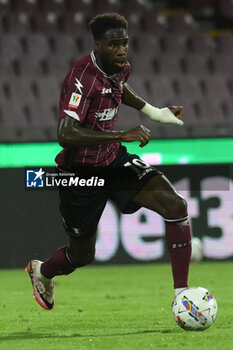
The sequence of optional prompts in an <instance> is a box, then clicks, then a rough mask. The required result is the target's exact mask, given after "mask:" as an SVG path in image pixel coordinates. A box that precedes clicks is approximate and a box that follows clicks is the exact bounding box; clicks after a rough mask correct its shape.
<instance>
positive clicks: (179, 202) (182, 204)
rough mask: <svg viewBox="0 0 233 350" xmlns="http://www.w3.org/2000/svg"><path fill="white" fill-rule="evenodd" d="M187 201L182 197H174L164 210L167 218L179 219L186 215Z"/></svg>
mask: <svg viewBox="0 0 233 350" xmlns="http://www.w3.org/2000/svg"><path fill="white" fill-rule="evenodd" d="M187 210H188V205H187V201H186V200H185V199H184V198H183V197H182V196H175V197H174V198H173V199H172V200H171V201H170V203H169V205H168V207H167V210H166V217H167V218H179V217H181V216H185V215H187Z"/></svg>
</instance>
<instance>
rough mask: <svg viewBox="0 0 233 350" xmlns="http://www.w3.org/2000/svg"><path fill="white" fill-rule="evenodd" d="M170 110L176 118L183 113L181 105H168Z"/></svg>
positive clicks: (179, 117)
mask: <svg viewBox="0 0 233 350" xmlns="http://www.w3.org/2000/svg"><path fill="white" fill-rule="evenodd" d="M168 108H169V109H170V111H171V112H172V113H173V114H174V115H175V116H176V118H177V119H181V118H182V117H183V114H184V108H183V106H169V107H168Z"/></svg>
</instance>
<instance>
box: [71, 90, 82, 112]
mask: <svg viewBox="0 0 233 350" xmlns="http://www.w3.org/2000/svg"><path fill="white" fill-rule="evenodd" d="M81 98H82V95H80V94H77V93H76V92H73V93H72V95H71V97H70V101H69V104H68V107H70V108H75V109H76V108H78V106H79V104H80V101H81Z"/></svg>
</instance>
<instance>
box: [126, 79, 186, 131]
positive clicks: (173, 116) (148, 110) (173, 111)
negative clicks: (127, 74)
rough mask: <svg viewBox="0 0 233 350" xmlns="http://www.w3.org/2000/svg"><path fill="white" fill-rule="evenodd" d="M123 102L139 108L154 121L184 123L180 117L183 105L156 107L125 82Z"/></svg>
mask: <svg viewBox="0 0 233 350" xmlns="http://www.w3.org/2000/svg"><path fill="white" fill-rule="evenodd" d="M122 103H123V104H125V105H127V106H130V107H133V108H135V109H137V110H138V111H140V112H142V113H144V114H145V115H146V116H148V117H149V118H150V119H152V120H154V121H157V122H160V123H171V124H178V125H183V124H184V123H183V121H182V120H181V119H180V118H182V116H183V107H182V106H169V107H165V108H157V107H154V106H152V105H150V104H149V103H147V102H146V101H144V100H143V99H142V98H141V97H140V96H138V95H137V94H136V93H135V92H134V91H133V89H132V88H131V87H130V86H129V85H128V84H125V85H124V88H123V95H122Z"/></svg>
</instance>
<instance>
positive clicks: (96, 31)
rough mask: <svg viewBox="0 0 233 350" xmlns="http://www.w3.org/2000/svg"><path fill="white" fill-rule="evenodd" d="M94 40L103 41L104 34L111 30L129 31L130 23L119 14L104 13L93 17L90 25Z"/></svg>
mask: <svg viewBox="0 0 233 350" xmlns="http://www.w3.org/2000/svg"><path fill="white" fill-rule="evenodd" d="M89 27H90V30H91V32H92V35H93V37H94V40H100V39H103V37H104V34H105V32H106V31H107V30H109V29H117V28H124V29H126V30H127V29H128V22H127V20H126V19H125V17H123V16H121V15H119V14H118V13H103V14H101V15H97V16H95V17H93V18H92V19H91V21H90V23H89Z"/></svg>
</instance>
